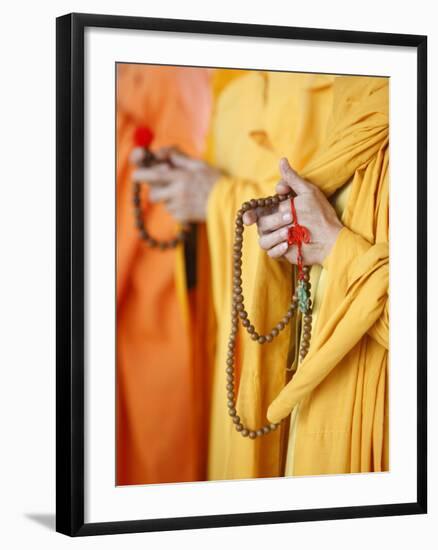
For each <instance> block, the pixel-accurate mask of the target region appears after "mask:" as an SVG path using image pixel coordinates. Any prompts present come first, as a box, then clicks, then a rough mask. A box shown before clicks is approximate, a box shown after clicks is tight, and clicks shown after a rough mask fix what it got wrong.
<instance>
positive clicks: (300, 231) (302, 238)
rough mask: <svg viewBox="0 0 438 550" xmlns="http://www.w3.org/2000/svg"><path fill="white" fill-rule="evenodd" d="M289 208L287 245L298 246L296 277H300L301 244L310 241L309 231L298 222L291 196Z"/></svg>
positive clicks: (301, 263) (301, 265)
mask: <svg viewBox="0 0 438 550" xmlns="http://www.w3.org/2000/svg"><path fill="white" fill-rule="evenodd" d="M290 208H291V211H292V224H293V225H292V226H291V227H289V230H288V233H287V244H288V245H289V246H292V245H294V244H296V245H297V247H298V254H297V266H298V279H302V278H303V277H304V272H303V254H302V246H303V243H304V244H307V243H310V233H309V230H308V229H307V227H304V225H300V224H299V223H298V216H297V211H296V209H295V204H294V199H293V198H291V200H290Z"/></svg>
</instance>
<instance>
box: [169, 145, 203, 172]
mask: <svg viewBox="0 0 438 550" xmlns="http://www.w3.org/2000/svg"><path fill="white" fill-rule="evenodd" d="M169 159H170V162H171V163H172V164H173V165H174V166H175V167H176V168H183V169H185V170H196V169H197V168H199V166H200V165H202V161H200V160H198V159H194V158H191V157H188V156H187V155H185V154H184V153H181V152H180V151H175V150H173V151H171V152H170V154H169Z"/></svg>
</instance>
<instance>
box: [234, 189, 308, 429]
mask: <svg viewBox="0 0 438 550" xmlns="http://www.w3.org/2000/svg"><path fill="white" fill-rule="evenodd" d="M285 200H290V201H291V209H292V214H293V225H292V226H291V227H290V228H289V233H288V244H289V245H294V244H296V245H297V246H298V262H297V265H298V285H297V288H296V290H295V293H294V295H293V297H292V300H291V303H290V305H289V308H288V310H287V313H286V314H285V316H284V317H283V318H282V319H281V321H280V322H279V323H278V324H277V325H276V326H275V327H274V328H273V329H272V330H271V331H269V332H268V333H267V334H265V335H260V334H258V332H257V331H256V329H255V327H254V325H253V324H252V323H251V321H250V320H249V318H248V312H247V311H246V310H245V305H244V297H243V292H242V245H243V232H244V224H243V214H244V213H245V212H246V211H248V210H251V209H253V208H257V207H263V206H274V205H277V204H279V203H280V202H283V201H285ZM309 241H310V236H309V233H308V230H307V228H305V227H303V226H301V225H299V224H298V219H297V214H296V211H295V206H294V201H293V194H292V193H288V194H287V195H274V196H272V197H267V198H265V199H252V200H250V201H248V202H245V203H243V204H242V207H241V208H240V210H239V211H238V212H237V215H236V225H235V236H234V245H233V297H232V304H231V332H230V336H229V339H228V353H227V360H226V364H227V367H226V370H225V372H226V390H227V407H228V414H229V415H230V417H231V420H232V422H233V423H234V425H235V429H236V430H237V431H238V432H239V433H240V434H241V435H242V436H243V437H249V438H250V439H256V437H260V436H262V435H266V434H269V433H270V432H272V431H274V430H276V429H277V427H278V426H279V423H267V424H265V425H264V426H262V427H260V428H258V429H251V428H249V427H248V426H246V425H245V424H243V422H241V419H240V416H238V414H237V410H236V392H235V383H236V380H235V367H234V364H235V351H236V335H237V330H238V324H239V319H240V322H241V324H242V326H243V327H244V328H245V329H246V331H247V332H248V334H249V335H250V337H251V339H252V340H254V341H255V342H257V343H259V344H261V345H263V344H269V343H271V342H272V341H273V340H274V338H275V337H276V336H278V335H279V334H280V332H281V331H282V330H283V329H284V328H285V327H286V325H287V324H288V323H289V321H290V320H291V318H292V316H293V314H294V312H295V313H296V311H297V310H299V311H300V312H301V314H302V316H303V331H302V337H301V345H300V352H299V356H300V359H301V360H303V359H304V357H305V356H306V355H307V352H308V351H309V346H310V338H311V334H312V313H311V305H312V303H311V300H310V283H309V267H308V266H304V265H303V263H302V254H301V245H302V243H303V242H304V243H308V242H309Z"/></svg>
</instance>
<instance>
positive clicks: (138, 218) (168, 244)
mask: <svg viewBox="0 0 438 550" xmlns="http://www.w3.org/2000/svg"><path fill="white" fill-rule="evenodd" d="M132 202H133V205H134V218H135V226H136V227H137V229H138V231H139V233H140V237H141V239H142V240H143V241H144V242H145V243H146V244H147V245H148V246H149V247H150V248H159V249H160V250H167V249H168V248H176V247H177V246H178V244H179V243H183V242H184V241H185V240H186V238H187V234H188V233H189V231H190V225H189V224H182V226H181V230H180V231H179V233H177V235H176V236H175V237H174V238H173V239H168V240H159V239H155V238H153V237H152V236H151V235H150V233H149V231H148V230H147V229H146V226H145V222H144V217H143V208H142V205H141V183H138V182H134V188H133V199H132Z"/></svg>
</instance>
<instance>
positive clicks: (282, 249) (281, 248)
mask: <svg viewBox="0 0 438 550" xmlns="http://www.w3.org/2000/svg"><path fill="white" fill-rule="evenodd" d="M288 248H289V246H288V244H287V243H285V242H282V243H280V244H277V245H276V246H274V247H272V248H271V249H270V250H268V256H269V257H270V258H281V256H284V254H286V252H287V249H288Z"/></svg>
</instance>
